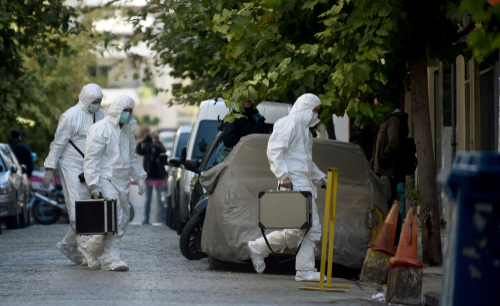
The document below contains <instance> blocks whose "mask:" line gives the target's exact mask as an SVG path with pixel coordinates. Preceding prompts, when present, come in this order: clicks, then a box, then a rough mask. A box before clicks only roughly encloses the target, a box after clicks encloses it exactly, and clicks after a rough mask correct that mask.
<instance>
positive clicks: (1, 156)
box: [0, 144, 30, 229]
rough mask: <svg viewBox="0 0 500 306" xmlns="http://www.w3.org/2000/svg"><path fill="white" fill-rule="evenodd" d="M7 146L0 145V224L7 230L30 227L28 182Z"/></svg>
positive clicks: (24, 169) (23, 169) (24, 170)
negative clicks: (3, 224)
mask: <svg viewBox="0 0 500 306" xmlns="http://www.w3.org/2000/svg"><path fill="white" fill-rule="evenodd" d="M25 172H26V168H25V167H24V166H23V167H22V166H21V165H20V164H19V162H18V161H17V158H16V157H15V155H14V154H12V152H11V150H10V148H9V147H8V146H7V145H4V144H0V222H5V226H6V227H7V229H16V228H23V227H27V226H29V225H30V216H29V209H28V207H29V181H28V177H27V175H26V173H25Z"/></svg>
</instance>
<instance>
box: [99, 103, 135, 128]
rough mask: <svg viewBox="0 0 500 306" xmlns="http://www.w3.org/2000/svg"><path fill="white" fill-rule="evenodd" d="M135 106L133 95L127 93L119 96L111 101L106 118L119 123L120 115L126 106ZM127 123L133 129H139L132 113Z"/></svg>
mask: <svg viewBox="0 0 500 306" xmlns="http://www.w3.org/2000/svg"><path fill="white" fill-rule="evenodd" d="M134 106H135V104H134V100H132V98H131V97H129V96H125V95H121V96H118V97H116V98H115V99H114V100H113V102H112V103H111V106H110V107H109V109H108V112H107V113H106V117H104V120H106V121H108V122H110V123H111V124H113V125H118V123H120V115H121V113H122V112H123V110H124V109H126V108H134ZM125 125H128V127H129V128H130V130H131V131H134V130H135V129H137V122H136V121H135V119H134V117H133V116H132V114H131V116H130V117H129V118H128V120H127V122H125Z"/></svg>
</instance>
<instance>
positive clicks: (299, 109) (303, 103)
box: [288, 94, 321, 127]
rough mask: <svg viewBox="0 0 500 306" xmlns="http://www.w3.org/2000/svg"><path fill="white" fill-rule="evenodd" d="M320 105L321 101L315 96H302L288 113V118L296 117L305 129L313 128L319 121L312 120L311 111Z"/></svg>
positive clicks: (312, 114)
mask: <svg viewBox="0 0 500 306" xmlns="http://www.w3.org/2000/svg"><path fill="white" fill-rule="evenodd" d="M318 105H321V101H320V100H319V98H318V97H317V96H316V95H313V94H303V95H302V96H300V97H299V98H298V99H297V101H295V104H294V105H293V107H292V110H291V111H290V114H288V115H289V116H296V117H298V118H299V120H300V122H301V123H302V124H304V125H305V126H307V127H313V126H315V125H316V124H318V122H319V119H318V118H316V119H314V120H313V119H312V118H313V117H314V113H313V109H314V108H315V107H316V106H318Z"/></svg>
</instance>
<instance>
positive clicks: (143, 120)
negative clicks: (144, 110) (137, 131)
mask: <svg viewBox="0 0 500 306" xmlns="http://www.w3.org/2000/svg"><path fill="white" fill-rule="evenodd" d="M135 120H136V121H137V125H139V126H141V127H142V126H156V125H158V124H159V123H160V119H158V117H154V118H153V119H151V118H150V117H149V115H145V116H143V117H136V118H135Z"/></svg>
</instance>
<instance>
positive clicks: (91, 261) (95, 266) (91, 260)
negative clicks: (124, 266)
mask: <svg viewBox="0 0 500 306" xmlns="http://www.w3.org/2000/svg"><path fill="white" fill-rule="evenodd" d="M78 251H80V252H81V253H82V254H83V256H85V258H86V259H87V266H88V267H89V268H90V269H91V270H99V269H101V262H100V261H99V259H98V258H97V257H95V256H94V255H92V253H90V252H89V251H88V250H87V248H86V247H78Z"/></svg>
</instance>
